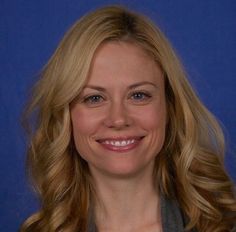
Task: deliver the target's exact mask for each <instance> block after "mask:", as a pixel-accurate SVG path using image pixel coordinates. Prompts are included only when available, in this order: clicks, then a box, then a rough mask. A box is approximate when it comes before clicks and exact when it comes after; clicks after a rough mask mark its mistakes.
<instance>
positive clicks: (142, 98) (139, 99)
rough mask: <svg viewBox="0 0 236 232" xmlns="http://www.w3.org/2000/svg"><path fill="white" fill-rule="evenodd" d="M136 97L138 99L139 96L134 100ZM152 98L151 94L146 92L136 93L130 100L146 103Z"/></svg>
mask: <svg viewBox="0 0 236 232" xmlns="http://www.w3.org/2000/svg"><path fill="white" fill-rule="evenodd" d="M135 95H136V97H137V96H138V99H134V97H135ZM140 96H141V98H140ZM151 97H152V96H151V94H149V93H147V92H144V91H135V92H133V93H131V94H130V98H131V99H133V100H137V101H145V100H148V99H149V98H151Z"/></svg>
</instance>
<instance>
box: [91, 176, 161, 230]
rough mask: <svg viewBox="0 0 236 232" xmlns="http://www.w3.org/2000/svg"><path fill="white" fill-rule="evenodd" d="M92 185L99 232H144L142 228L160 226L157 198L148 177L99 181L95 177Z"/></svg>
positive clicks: (150, 178)
mask: <svg viewBox="0 0 236 232" xmlns="http://www.w3.org/2000/svg"><path fill="white" fill-rule="evenodd" d="M95 185H96V194H97V199H95V202H96V204H95V217H96V224H97V227H98V229H99V231H139V230H140V231H145V230H144V228H148V227H149V226H153V225H157V224H160V210H159V196H158V192H157V190H156V189H155V187H154V184H153V181H152V175H140V176H137V177H133V178H128V179H127V178H124V179H119V178H117V179H114V178H109V177H106V178H105V177H104V178H103V179H102V181H101V178H95ZM96 200H97V201H96ZM118 228H119V229H118ZM141 228H143V229H141ZM138 229H139V230H138ZM149 231H151V230H149Z"/></svg>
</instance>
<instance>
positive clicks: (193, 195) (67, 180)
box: [20, 6, 236, 232]
mask: <svg viewBox="0 0 236 232" xmlns="http://www.w3.org/2000/svg"><path fill="white" fill-rule="evenodd" d="M114 40H115V41H124V42H127V43H133V44H136V45H137V46H140V47H142V48H143V49H145V51H146V52H147V53H148V54H149V55H150V56H151V57H152V58H153V59H154V60H155V62H157V64H158V65H159V66H160V67H161V69H162V70H163V73H164V76H165V89H166V102H167V112H168V123H167V126H166V132H167V133H166V138H165V143H164V146H163V148H162V150H161V152H160V154H159V155H158V156H157V158H156V161H155V170H154V181H155V183H156V184H157V186H158V188H159V189H160V191H161V192H162V194H164V195H165V196H166V197H170V198H175V199H176V201H177V202H178V204H179V206H180V208H181V210H182V212H183V214H184V215H185V216H186V218H187V219H188V225H187V229H190V228H193V227H194V228H196V229H197V230H198V231H201V232H206V231H207V232H211V231H214V232H220V231H228V230H230V229H231V228H232V227H233V223H234V222H235V220H236V215H235V212H236V199H235V192H234V191H235V190H234V186H233V183H232V181H231V180H230V178H229V176H228V175H227V173H226V171H225V169H224V164H223V155H224V136H223V133H222V131H221V129H220V127H219V125H218V123H217V121H216V120H215V118H214V116H213V115H212V114H211V113H210V112H209V111H208V110H207V109H206V108H205V107H204V105H203V104H202V103H201V102H200V100H199V98H198V97H197V96H196V94H195V93H194V91H193V89H192V87H191V85H190V84H189V82H188V80H187V78H186V74H185V72H184V70H183V68H182V66H181V64H180V62H179V59H178V58H177V56H176V55H175V52H174V51H173V49H172V48H171V46H170V44H169V42H168V41H167V39H166V38H165V36H164V35H163V33H162V32H161V31H160V29H159V28H157V27H156V26H155V25H154V24H153V23H152V22H151V21H150V20H148V19H147V18H145V17H144V16H141V15H140V14H137V13H133V12H130V11H129V10H127V9H125V8H123V7H118V6H110V7H104V8H101V9H98V10H96V11H94V12H92V13H89V14H88V15H86V16H84V17H82V18H81V19H80V20H79V21H78V22H76V23H75V24H74V26H72V28H71V29H70V30H69V31H68V32H67V33H66V35H65V37H64V38H63V40H62V41H61V43H60V44H59V46H58V48H57V49H56V51H55V53H54V54H53V56H52V58H51V59H50V60H49V62H48V64H47V65H46V66H45V67H44V69H43V71H42V74H41V77H40V79H39V80H38V82H37V83H36V85H35V87H34V91H33V96H32V100H31V103H30V104H29V107H28V109H27V115H28V116H27V118H28V120H29V121H30V122H31V123H32V124H33V129H32V133H31V136H30V143H29V148H28V167H29V174H30V177H31V180H32V182H33V184H34V187H35V190H36V192H37V194H38V196H39V199H40V203H41V208H40V210H39V211H38V212H37V213H35V214H33V215H32V216H30V217H29V218H28V219H27V220H26V221H25V222H24V224H23V225H22V227H21V230H20V231H21V232H25V231H43V232H51V231H63V232H75V231H80V232H85V231H86V230H87V225H88V223H89V217H90V215H91V212H90V211H91V209H92V205H93V203H92V202H93V200H94V192H95V190H94V189H93V182H92V178H91V176H90V174H89V169H88V165H87V163H86V162H85V161H84V160H83V159H82V158H81V157H80V155H79V154H78V152H77V151H76V149H75V146H74V142H73V137H72V131H71V120H70V104H71V102H72V101H73V100H74V99H75V98H76V97H77V96H78V95H79V94H80V92H81V90H82V89H83V86H84V85H85V83H86V79H87V76H88V72H89V68H90V64H91V61H92V59H93V56H94V54H95V52H96V49H97V48H98V47H99V46H100V45H101V44H102V43H106V42H108V41H114ZM32 118H33V120H32Z"/></svg>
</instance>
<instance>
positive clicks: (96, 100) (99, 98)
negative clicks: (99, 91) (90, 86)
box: [83, 95, 104, 105]
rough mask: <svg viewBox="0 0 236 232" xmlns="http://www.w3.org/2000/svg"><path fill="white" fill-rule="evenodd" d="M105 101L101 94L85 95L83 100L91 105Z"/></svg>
mask: <svg viewBox="0 0 236 232" xmlns="http://www.w3.org/2000/svg"><path fill="white" fill-rule="evenodd" d="M103 101H104V98H103V97H102V96H101V95H91V96H88V97H85V98H84V100H83V102H84V103H86V104H89V105H93V104H98V103H101V102H103Z"/></svg>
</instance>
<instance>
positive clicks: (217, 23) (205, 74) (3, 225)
mask: <svg viewBox="0 0 236 232" xmlns="http://www.w3.org/2000/svg"><path fill="white" fill-rule="evenodd" d="M112 3H121V4H124V5H126V6H128V7H129V8H131V9H135V10H138V11H140V12H142V13H144V14H146V15H148V16H149V17H150V18H151V19H152V20H154V21H155V22H156V23H157V24H158V25H159V26H160V27H161V28H162V30H163V31H164V33H165V34H166V35H167V37H168V38H169V40H170V41H171V42H172V44H173V46H174V47H175V49H176V51H177V53H178V54H179V56H180V57H181V59H182V62H183V63H184V65H185V67H186V70H187V72H188V74H189V76H190V80H191V82H192V83H193V85H194V86H195V88H196V90H197V92H198V93H199V95H200V97H201V99H202V100H203V102H204V103H205V104H206V105H207V107H208V108H209V109H210V110H211V111H212V112H213V113H214V114H215V115H216V116H217V118H218V119H219V120H220V121H221V122H222V124H223V125H224V128H225V132H226V136H227V138H228V148H229V149H228V152H227V156H226V167H227V169H228V170H229V173H230V174H231V176H232V178H233V179H234V180H236V170H235V167H236V158H235V156H234V154H235V150H236V149H235V144H236V143H235V142H236V133H235V132H236V105H235V99H236V93H235V85H236V81H235V74H236V38H235V36H236V1H234V0H182V1H176V0H153V1H151V0H146V1H145V0H136V1H135V0H129V1H128V0H127V1H125V0H123V1H96V0H86V1H79V0H38V1H37V0H0V82H1V83H0V118H1V120H0V132H1V136H0V147H1V163H0V178H1V185H0V186H1V187H0V188H1V189H0V231H1V232H2V231H3V232H12V231H17V228H18V227H19V225H20V223H21V222H22V221H23V220H24V219H25V218H26V217H27V216H29V214H31V213H32V212H33V211H34V210H35V209H36V208H37V202H36V200H35V198H34V197H33V194H32V193H31V191H30V187H29V186H28V185H27V178H26V176H25V167H24V162H25V136H24V133H23V130H22V128H21V126H20V123H19V119H20V116H21V113H22V110H23V107H24V104H25V102H26V99H27V96H28V92H29V88H30V86H32V84H33V83H34V81H35V79H36V76H37V74H38V73H39V71H40V69H41V68H42V66H43V65H44V64H45V63H46V62H47V60H48V59H49V57H50V56H51V54H52V53H53V51H54V50H55V48H56V46H57V44H58V42H59V41H60V39H61V38H62V36H63V34H64V33H65V32H66V30H67V29H68V28H69V27H70V26H71V25H72V23H73V22H74V21H75V20H76V19H78V18H79V17H80V16H81V15H83V14H85V13H86V12H88V11H91V10H93V9H95V8H97V7H98V6H102V5H106V4H112Z"/></svg>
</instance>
